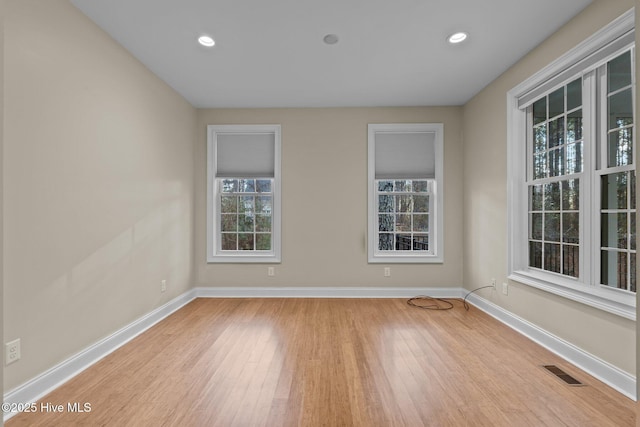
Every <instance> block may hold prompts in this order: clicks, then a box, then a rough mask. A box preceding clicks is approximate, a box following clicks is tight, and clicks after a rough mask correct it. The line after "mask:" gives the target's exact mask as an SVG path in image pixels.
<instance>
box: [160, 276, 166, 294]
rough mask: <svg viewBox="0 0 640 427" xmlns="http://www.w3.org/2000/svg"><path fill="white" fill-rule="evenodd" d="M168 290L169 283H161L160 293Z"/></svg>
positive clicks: (164, 281)
mask: <svg viewBox="0 0 640 427" xmlns="http://www.w3.org/2000/svg"><path fill="white" fill-rule="evenodd" d="M166 290H167V281H166V280H164V279H163V280H162V281H161V282H160V292H165V291H166Z"/></svg>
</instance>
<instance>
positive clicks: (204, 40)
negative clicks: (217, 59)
mask: <svg viewBox="0 0 640 427" xmlns="http://www.w3.org/2000/svg"><path fill="white" fill-rule="evenodd" d="M198 43H200V44H201V45H202V46H205V47H212V46H213V45H215V44H216V42H215V41H214V40H213V39H212V38H211V37H209V36H200V37H198Z"/></svg>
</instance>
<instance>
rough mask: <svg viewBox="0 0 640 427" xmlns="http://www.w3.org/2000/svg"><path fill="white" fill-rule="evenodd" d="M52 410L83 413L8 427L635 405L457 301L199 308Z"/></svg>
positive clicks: (309, 420) (560, 414)
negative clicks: (75, 408) (433, 307)
mask: <svg viewBox="0 0 640 427" xmlns="http://www.w3.org/2000/svg"><path fill="white" fill-rule="evenodd" d="M543 364H555V365H558V366H560V367H561V368H562V369H563V370H564V371H566V372H567V373H569V374H570V375H572V376H574V377H576V378H578V379H580V380H581V381H582V382H583V383H585V384H586V386H584V387H569V386H567V385H565V384H564V383H562V382H561V381H560V380H558V379H557V378H555V377H554V376H552V375H551V374H549V373H548V372H546V371H545V370H544V369H543V368H542V367H541V365H543ZM47 402H48V403H53V404H63V405H64V407H65V408H67V403H73V402H80V403H84V402H87V403H90V404H91V412H88V413H71V412H69V411H64V412H62V413H51V412H49V413H47V412H44V411H40V412H38V413H29V414H19V415H16V416H15V417H13V418H12V419H11V420H10V421H9V422H7V423H6V425H7V426H9V427H14V426H54V425H55V426H58V425H64V426H74V425H83V426H92V425H100V426H207V427H208V426H225V427H226V426H367V427H369V426H374V427H375V426H420V425H425V426H456V427H458V426H509V427H511V426H536V427H537V426H580V427H585V426H587V427H588V426H599V427H600V426H616V427H624V426H633V425H635V403H634V402H632V401H631V400H630V399H628V398H626V397H625V396H623V395H621V394H620V393H618V392H616V391H614V390H613V389H611V388H610V387H608V386H606V385H605V384H603V383H601V382H599V381H598V380H596V379H595V378H593V377H591V376H589V375H588V374H586V373H585V372H583V371H581V370H579V369H578V368H576V367H574V366H571V365H569V364H567V363H566V362H565V361H564V360H562V359H560V358H559V357H557V356H555V355H553V354H552V353H550V352H549V351H547V350H545V349H544V348H542V347H540V346H538V345H536V344H535V343H533V342H531V341H530V340H528V339H527V338H526V337H524V336H522V335H520V334H518V333H517V332H515V331H513V330H512V329H510V328H508V327H506V326H504V325H502V324H500V323H499V322H498V321H496V320H495V319H493V318H491V317H490V316H488V315H486V314H484V313H482V312H481V311H479V310H478V309H476V308H475V307H471V310H469V311H465V310H464V309H463V307H462V304H461V302H460V301H455V302H454V309H452V310H447V311H430V310H421V309H418V308H415V307H411V306H409V305H407V304H406V301H404V300H401V299H281V298H268V299H242V298H239V299H197V300H194V301H193V302H191V303H190V304H188V305H187V306H185V307H184V308H183V309H181V310H179V311H178V312H176V313H174V314H172V315H171V316H169V317H168V318H167V319H165V320H164V321H162V322H160V323H159V324H157V325H156V326H154V327H153V328H151V329H149V330H148V331H147V332H145V333H144V334H142V335H140V336H139V337H137V338H135V339H134V340H132V341H131V342H129V343H128V344H126V345H125V346H123V347H122V348H120V349H118V350H117V351H116V352H114V353H112V354H111V355H109V356H107V357H106V358H104V359H103V360H101V361H99V362H98V363H96V364H95V365H94V366H92V367H91V368H89V369H87V370H86V371H85V372H83V373H81V374H80V375H78V376H76V377H75V378H73V379H72V380H70V381H69V382H67V383H66V384H64V385H63V386H61V387H59V388H58V389H57V390H55V391H53V392H52V393H51V394H49V395H48V396H46V397H45V398H44V399H42V401H41V402H38V404H37V405H41V404H46V403H47ZM38 407H40V406H38Z"/></svg>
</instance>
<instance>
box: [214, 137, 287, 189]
mask: <svg viewBox="0 0 640 427" xmlns="http://www.w3.org/2000/svg"><path fill="white" fill-rule="evenodd" d="M274 158H275V134H274V133H217V151H216V177H219V178H229V177H243V178H248V177H258V178H272V177H273V176H274V164H275V162H274Z"/></svg>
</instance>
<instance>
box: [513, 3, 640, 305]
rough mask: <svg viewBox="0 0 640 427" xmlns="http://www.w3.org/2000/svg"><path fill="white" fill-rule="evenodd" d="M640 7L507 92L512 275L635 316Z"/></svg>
mask: <svg viewBox="0 0 640 427" xmlns="http://www.w3.org/2000/svg"><path fill="white" fill-rule="evenodd" d="M633 41H634V31H633V14H632V13H631V14H626V15H624V16H622V17H621V18H619V19H618V20H616V21H615V22H614V23H612V24H611V25H610V26H608V27H607V28H605V29H603V30H602V31H601V32H599V33H597V34H595V35H594V36H593V37H592V38H590V39H589V40H587V41H585V42H584V43H583V44H581V45H579V46H578V47H577V48H576V49H574V50H573V51H571V52H569V53H568V54H567V55H566V56H564V57H563V58H561V59H559V60H558V61H556V62H554V63H553V64H551V65H550V66H549V67H547V68H546V69H544V70H542V71H541V72H540V73H538V74H536V75H534V76H533V77H531V78H530V79H529V80H527V81H525V82H524V83H522V84H521V85H519V86H518V87H516V88H514V89H513V90H512V91H510V92H509V94H508V98H507V99H508V104H509V107H508V111H509V121H508V127H509V142H508V150H509V153H508V159H509V163H508V164H509V166H508V175H509V190H510V191H509V220H510V221H509V272H510V278H512V279H514V280H517V281H519V282H522V283H526V284H529V285H532V286H535V287H538V288H542V289H545V290H547V291H550V292H554V293H556V294H559V295H563V296H565V297H568V298H571V299H574V300H577V301H580V302H583V303H586V304H589V305H592V306H594V307H598V308H601V309H604V310H607V311H609V312H612V313H616V314H619V315H621V316H624V317H628V318H635V291H636V273H635V270H636V265H635V258H636V243H635V240H636V234H635V228H636V224H635V216H636V206H635V203H636V201H635V161H634V159H635V144H634V137H635V133H634V128H635V124H634V93H635V92H634V90H635V77H634V76H635V69H634V61H635V59H634V57H635V48H634V44H633Z"/></svg>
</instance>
